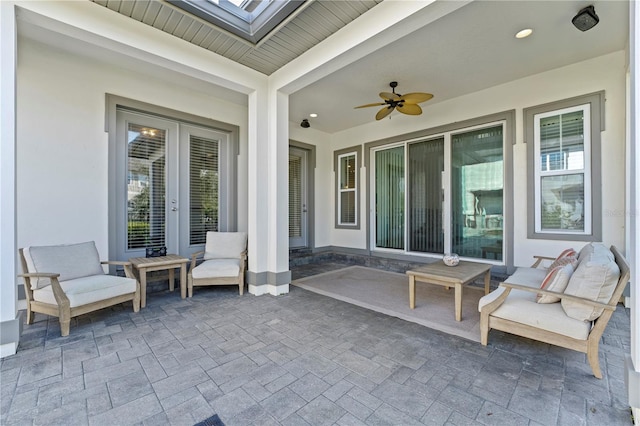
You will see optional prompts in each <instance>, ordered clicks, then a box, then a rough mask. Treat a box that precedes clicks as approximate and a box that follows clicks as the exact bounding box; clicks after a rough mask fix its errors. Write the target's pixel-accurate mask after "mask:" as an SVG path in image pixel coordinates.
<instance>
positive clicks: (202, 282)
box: [187, 250, 247, 297]
mask: <svg viewBox="0 0 640 426" xmlns="http://www.w3.org/2000/svg"><path fill="white" fill-rule="evenodd" d="M201 256H204V251H199V252H197V253H193V254H192V255H191V266H190V267H189V275H188V277H187V283H188V284H187V285H188V296H189V297H192V296H193V287H194V286H208V285H234V284H236V285H237V286H238V287H239V293H240V295H241V296H242V294H243V293H244V271H245V264H246V259H247V251H246V250H245V251H243V252H242V253H240V271H239V272H238V275H236V276H233V277H207V278H193V275H192V272H193V269H194V268H195V267H196V265H197V261H198V258H199V257H201Z"/></svg>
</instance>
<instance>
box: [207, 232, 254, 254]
mask: <svg viewBox="0 0 640 426" xmlns="http://www.w3.org/2000/svg"><path fill="white" fill-rule="evenodd" d="M246 248H247V233H246V232H213V231H208V232H207V240H206V244H205V247H204V259H205V260H208V259H231V258H239V257H240V254H242V252H243V251H245V250H246Z"/></svg>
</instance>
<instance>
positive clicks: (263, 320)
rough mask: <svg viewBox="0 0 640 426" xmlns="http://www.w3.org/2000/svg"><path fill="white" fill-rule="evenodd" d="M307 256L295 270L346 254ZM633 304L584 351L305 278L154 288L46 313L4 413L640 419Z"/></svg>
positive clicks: (16, 416)
mask: <svg viewBox="0 0 640 426" xmlns="http://www.w3.org/2000/svg"><path fill="white" fill-rule="evenodd" d="M344 266H345V265H344V264H341V263H339V262H331V263H324V264H308V265H300V266H296V267H293V268H292V273H293V279H296V278H300V277H304V276H308V275H310V274H314V273H318V272H326V271H328V270H330V269H335V268H341V267H344ZM629 323H630V318H629V310H628V309H624V308H622V307H621V306H619V307H618V309H617V310H616V312H615V314H614V317H613V319H612V320H611V322H610V323H609V326H608V328H607V330H606V332H605V335H604V338H603V340H604V341H603V342H602V344H601V355H600V360H601V366H602V370H603V374H604V378H603V379H602V380H598V379H596V378H594V377H593V375H592V374H591V370H590V368H589V366H588V364H587V363H586V360H585V356H584V355H583V354H580V353H577V352H573V351H569V350H564V349H561V348H556V347H551V346H549V345H546V344H541V343H538V342H533V341H529V340H526V339H521V338H517V337H514V336H510V335H506V334H503V333H501V332H495V331H492V333H491V336H490V343H489V346H488V347H486V348H485V347H482V346H481V345H480V344H479V343H476V342H471V341H468V340H465V339H463V338H459V337H455V336H451V335H448V334H445V333H442V332H438V331H433V330H431V329H429V328H426V327H423V326H420V325H417V324H413V323H409V322H405V321H403V320H400V319H397V318H394V317H390V316H386V315H383V314H380V313H377V312H373V311H370V310H367V309H364V308H360V307H357V306H354V305H350V304H347V303H345V302H341V301H338V300H334V299H331V298H328V297H325V296H321V295H317V294H314V293H311V292H309V291H306V290H303V289H300V288H297V287H295V286H292V287H291V291H290V293H289V294H286V295H283V296H278V297H273V296H262V297H254V296H252V295H244V296H238V293H237V289H234V288H233V287H221V288H213V289H202V290H200V289H199V290H198V291H197V292H195V293H194V297H193V298H191V299H185V300H182V299H180V296H179V293H178V292H173V293H169V292H165V291H161V292H155V293H151V294H149V295H148V304H147V307H146V308H145V309H142V310H141V311H140V312H139V313H137V314H134V313H133V312H131V310H130V309H129V306H117V307H115V308H113V309H107V310H102V311H99V312H97V313H93V314H89V315H85V316H82V317H80V318H79V320H75V319H74V320H73V321H72V324H71V334H70V335H69V336H68V337H65V338H61V337H60V329H59V324H58V322H57V319H55V318H48V319H47V317H45V316H42V315H39V314H38V315H37V318H36V323H35V324H33V325H31V326H25V328H24V332H23V339H22V340H21V344H20V348H19V351H18V353H17V354H16V355H14V356H11V357H8V358H4V359H2V364H1V365H2V367H1V381H2V405H1V414H2V417H1V423H2V424H6V425H18V424H19V425H22V424H64V425H84V424H91V425H124V424H144V425H161V424H176V425H193V424H196V423H198V422H200V421H202V420H204V419H206V418H208V417H210V416H212V415H213V414H217V415H218V416H219V417H220V419H221V420H222V421H223V422H224V424H226V425H250V424H255V425H271V424H273V425H276V424H283V425H292V424H310V425H324V424H338V425H347V424H349V425H357V424H390V425H399V424H402V425H410V424H430V425H444V424H493V425H530V424H531V425H532V424H544V425H556V424H571V425H576V424H586V425H624V424H632V421H631V417H630V411H629V407H628V404H627V399H626V392H625V387H624V368H623V366H624V355H625V353H628V351H629V345H630V343H629V340H630V337H629V333H630V332H629Z"/></svg>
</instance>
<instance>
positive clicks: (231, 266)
mask: <svg viewBox="0 0 640 426" xmlns="http://www.w3.org/2000/svg"><path fill="white" fill-rule="evenodd" d="M239 273H240V260H239V259H211V260H205V261H204V262H202V263H201V264H200V265H198V266H196V267H195V268H193V271H191V276H192V277H193V278H195V279H198V278H216V277H237V276H238V274H239Z"/></svg>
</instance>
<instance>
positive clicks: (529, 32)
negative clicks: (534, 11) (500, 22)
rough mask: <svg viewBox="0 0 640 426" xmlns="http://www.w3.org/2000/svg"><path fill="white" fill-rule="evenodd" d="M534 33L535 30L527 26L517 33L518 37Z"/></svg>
mask: <svg viewBox="0 0 640 426" xmlns="http://www.w3.org/2000/svg"><path fill="white" fill-rule="evenodd" d="M532 33H533V30H532V29H531V28H525V29H523V30H520V31H518V32H517V33H516V38H525V37H529V36H530V35H531V34H532Z"/></svg>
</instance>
